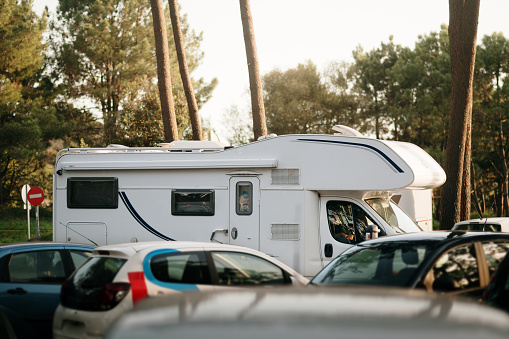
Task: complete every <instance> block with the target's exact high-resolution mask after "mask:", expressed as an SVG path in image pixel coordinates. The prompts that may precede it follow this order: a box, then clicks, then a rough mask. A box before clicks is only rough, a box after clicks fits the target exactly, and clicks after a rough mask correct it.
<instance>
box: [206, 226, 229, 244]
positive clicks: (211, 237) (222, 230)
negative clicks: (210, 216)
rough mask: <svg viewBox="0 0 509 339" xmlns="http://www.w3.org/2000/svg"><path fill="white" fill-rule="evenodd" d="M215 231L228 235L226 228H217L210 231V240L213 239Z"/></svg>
mask: <svg viewBox="0 0 509 339" xmlns="http://www.w3.org/2000/svg"><path fill="white" fill-rule="evenodd" d="M216 232H223V233H224V235H228V229H227V228H225V229H222V228H218V229H215V230H213V231H212V234H211V235H210V241H212V239H214V236H215V235H216Z"/></svg>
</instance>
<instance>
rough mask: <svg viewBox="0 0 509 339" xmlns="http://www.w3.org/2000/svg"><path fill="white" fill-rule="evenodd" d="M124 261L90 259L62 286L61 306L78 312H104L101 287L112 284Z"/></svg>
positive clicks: (117, 259) (108, 258)
mask: <svg viewBox="0 0 509 339" xmlns="http://www.w3.org/2000/svg"><path fill="white" fill-rule="evenodd" d="M126 261H127V260H126V259H121V258H110V257H90V258H89V259H88V260H87V261H85V262H84V263H83V265H81V266H80V267H79V268H78V269H77V270H76V271H75V272H74V274H73V275H72V276H71V278H70V281H67V282H66V283H64V285H63V286H62V295H61V301H62V304H63V305H64V306H66V307H70V308H74V309H78V310H87V311H104V310H105V309H103V308H102V307H103V302H102V299H103V298H104V296H103V295H102V293H103V287H105V286H106V285H108V284H110V283H112V282H113V279H114V278H115V276H116V275H117V273H118V271H119V270H120V269H121V268H122V266H123V265H124V264H125V262H126ZM64 288H65V293H64ZM64 295H65V297H64Z"/></svg>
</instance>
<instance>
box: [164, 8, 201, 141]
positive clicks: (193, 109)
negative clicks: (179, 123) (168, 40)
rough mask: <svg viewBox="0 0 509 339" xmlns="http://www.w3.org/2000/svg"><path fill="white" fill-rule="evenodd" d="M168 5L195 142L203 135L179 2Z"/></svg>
mask: <svg viewBox="0 0 509 339" xmlns="http://www.w3.org/2000/svg"><path fill="white" fill-rule="evenodd" d="M168 3H169V5H170V18H171V26H172V27H173V38H174V39H175V48H176V50H177V58H178V62H179V70H180V77H181V78H182V84H183V85H184V93H185V94H186V99H187V106H188V107H189V117H190V118H191V126H192V129H193V140H202V139H203V134H202V130H201V125H200V117H199V115H198V105H197V104H196V98H195V96H194V90H193V84H192V82H191V77H190V76H189V69H188V67H187V60H186V51H185V47H184V37H183V36H182V29H181V28H180V19H179V13H178V5H177V0H168Z"/></svg>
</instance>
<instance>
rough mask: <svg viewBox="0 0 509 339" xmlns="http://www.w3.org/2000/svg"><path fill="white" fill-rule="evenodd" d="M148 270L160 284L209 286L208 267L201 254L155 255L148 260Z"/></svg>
mask: <svg viewBox="0 0 509 339" xmlns="http://www.w3.org/2000/svg"><path fill="white" fill-rule="evenodd" d="M150 270H151V271H152V274H153V275H154V277H155V278H156V279H157V280H159V281H162V282H171V283H182V284H210V273H209V266H208V264H207V259H206V257H205V254H204V253H203V252H186V253H165V254H159V255H156V256H154V257H153V258H152V259H151V260H150Z"/></svg>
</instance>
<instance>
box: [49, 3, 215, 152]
mask: <svg viewBox="0 0 509 339" xmlns="http://www.w3.org/2000/svg"><path fill="white" fill-rule="evenodd" d="M166 15H167V20H166V21H167V24H168V27H167V31H168V41H169V44H170V46H169V47H170V51H169V54H170V60H171V64H172V69H173V70H175V72H173V73H172V87H173V95H174V101H175V112H176V115H177V122H178V126H179V131H180V132H182V133H183V131H184V130H185V129H186V126H187V125H189V117H188V116H189V114H188V109H187V102H186V99H185V95H184V92H183V86H182V82H181V80H180V76H179V73H178V71H176V70H178V62H177V57H176V52H175V44H174V43H173V38H172V36H173V34H172V29H171V23H170V20H169V13H168V11H166ZM181 26H182V30H183V35H184V36H185V44H186V55H187V61H188V64H189V65H188V66H189V70H190V71H191V72H192V70H193V69H194V68H195V67H196V66H197V65H198V63H199V61H200V59H201V58H202V56H203V54H202V53H201V52H200V51H199V44H200V42H201V39H202V36H201V34H200V35H197V34H195V33H194V31H192V30H190V29H189V26H188V24H187V21H186V18H185V17H183V18H181ZM52 28H53V29H52V36H51V44H52V49H53V52H54V55H55V59H54V61H55V65H56V69H55V70H56V74H57V76H58V77H59V79H61V80H62V84H61V85H60V86H61V88H63V90H64V93H65V95H66V96H67V97H69V98H74V99H88V100H93V101H94V102H95V103H97V105H98V106H99V107H100V110H101V114H102V120H103V126H104V130H103V133H102V137H103V144H109V143H121V142H123V141H127V143H128V144H139V143H140V142H145V141H146V142H149V143H151V144H153V143H154V142H156V143H157V142H162V141H163V138H161V139H160V140H157V139H158V138H159V130H156V131H154V133H152V134H151V135H148V136H140V135H139V134H140V133H145V132H147V131H151V130H152V129H151V128H152V127H153V124H149V125H150V126H145V127H142V126H141V125H140V123H141V121H142V120H141V119H144V118H149V116H147V114H148V115H150V118H149V121H151V122H153V121H154V119H159V120H161V118H160V117H157V114H156V111H157V110H158V108H157V107H155V106H154V104H155V101H157V100H156V99H157V97H155V96H154V95H155V94H154V92H150V91H154V88H153V86H151V85H150V83H152V82H155V80H156V60H155V41H154V31H153V24H152V15H151V9H150V2H149V1H142V0H88V1H80V2H77V1H74V0H60V1H59V7H58V18H57V20H56V21H54V22H52ZM216 84H217V80H215V79H214V80H213V81H212V82H211V83H210V84H207V83H204V81H203V80H202V79H200V80H198V81H197V82H196V86H195V89H196V91H197V96H196V97H197V102H198V106H199V107H201V105H203V103H204V102H205V101H206V100H208V98H209V97H210V95H211V92H212V90H213V88H214V87H215V85H216ZM145 89H148V92H147V91H145ZM130 114H132V115H133V116H129V115H130ZM155 124H156V125H157V124H158V123H155ZM126 128H127V130H125V129H126ZM143 146H147V145H143Z"/></svg>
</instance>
